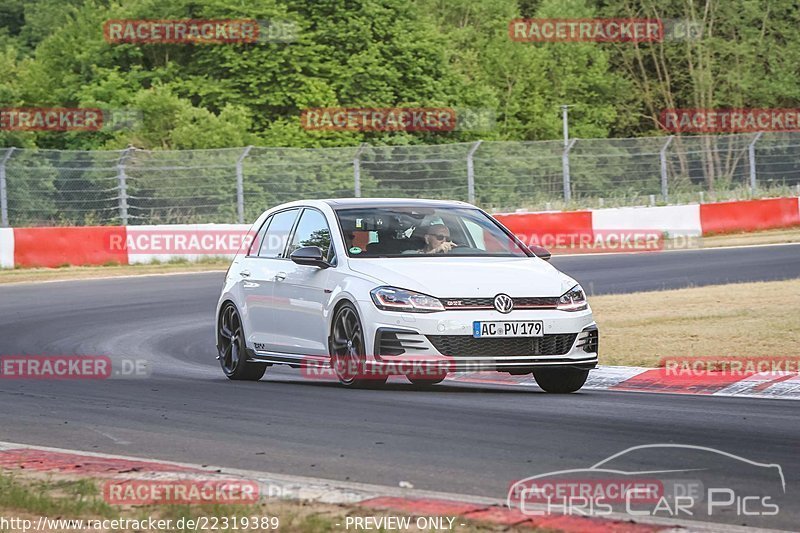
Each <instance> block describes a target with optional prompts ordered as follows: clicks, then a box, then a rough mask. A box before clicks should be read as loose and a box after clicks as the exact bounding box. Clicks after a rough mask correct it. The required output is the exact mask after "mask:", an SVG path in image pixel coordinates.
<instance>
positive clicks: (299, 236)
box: [288, 209, 331, 257]
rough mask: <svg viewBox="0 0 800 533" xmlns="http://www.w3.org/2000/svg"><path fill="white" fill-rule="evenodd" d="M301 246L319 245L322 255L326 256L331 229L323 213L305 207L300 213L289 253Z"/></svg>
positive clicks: (329, 245) (329, 246) (328, 249)
mask: <svg viewBox="0 0 800 533" xmlns="http://www.w3.org/2000/svg"><path fill="white" fill-rule="evenodd" d="M303 246H319V247H320V248H322V255H323V257H328V254H329V252H330V248H331V230H330V228H328V221H327V220H325V215H323V214H322V213H320V212H319V211H317V210H315V209H306V210H305V211H303V214H302V215H300V222H298V223H297V229H296V230H295V231H294V238H292V245H291V246H290V247H289V254H288V255H291V254H292V252H294V251H295V250H297V249H298V248H302V247H303Z"/></svg>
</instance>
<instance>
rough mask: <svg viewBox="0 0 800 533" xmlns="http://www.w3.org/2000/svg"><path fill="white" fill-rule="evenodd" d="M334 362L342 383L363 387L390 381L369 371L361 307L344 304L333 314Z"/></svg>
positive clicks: (331, 341)
mask: <svg viewBox="0 0 800 533" xmlns="http://www.w3.org/2000/svg"><path fill="white" fill-rule="evenodd" d="M330 345H331V346H330V351H331V366H332V367H333V370H334V372H335V373H336V377H337V378H338V379H339V383H341V384H342V385H344V386H345V387H352V388H363V387H367V386H370V385H373V386H377V385H382V384H383V383H385V382H386V376H382V375H377V374H374V375H370V374H369V373H367V371H366V368H365V367H366V360H367V356H366V353H367V352H366V349H365V347H366V343H365V342H364V329H363V328H362V327H361V319H360V318H359V317H358V311H356V308H355V307H354V306H353V305H352V304H350V303H345V304H343V305H342V306H341V307H340V308H339V309H338V310H337V311H336V315H335V316H334V317H333V325H332V326H331V337H330Z"/></svg>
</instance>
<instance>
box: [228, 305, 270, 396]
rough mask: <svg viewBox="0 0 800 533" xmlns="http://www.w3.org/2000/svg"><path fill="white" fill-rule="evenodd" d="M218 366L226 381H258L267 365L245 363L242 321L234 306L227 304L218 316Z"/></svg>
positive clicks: (245, 353) (245, 351)
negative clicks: (226, 378)
mask: <svg viewBox="0 0 800 533" xmlns="http://www.w3.org/2000/svg"><path fill="white" fill-rule="evenodd" d="M218 339H219V340H218V346H219V355H218V356H217V359H219V364H220V366H221V367H222V371H223V372H225V375H226V376H227V377H228V379H232V380H241V381H258V380H259V379H261V378H262V377H263V376H264V372H266V371H267V365H265V364H262V363H252V362H248V361H247V350H246V345H245V341H244V339H245V337H244V329H243V328H242V319H241V317H240V316H239V311H238V310H237V309H236V306H235V305H233V304H232V303H230V302H228V303H227V304H225V306H224V307H223V308H222V312H221V313H220V315H219V334H218Z"/></svg>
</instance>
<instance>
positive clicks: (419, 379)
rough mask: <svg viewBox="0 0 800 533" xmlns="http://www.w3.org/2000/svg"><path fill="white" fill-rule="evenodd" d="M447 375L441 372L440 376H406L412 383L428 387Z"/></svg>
mask: <svg viewBox="0 0 800 533" xmlns="http://www.w3.org/2000/svg"><path fill="white" fill-rule="evenodd" d="M446 377H447V374H443V375H441V376H433V377H428V376H424V377H423V376H406V378H407V379H408V381H410V382H411V383H413V384H414V385H419V386H420V387H430V386H431V385H437V384H439V383H441V382H442V381H444V378H446Z"/></svg>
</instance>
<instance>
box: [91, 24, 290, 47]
mask: <svg viewBox="0 0 800 533" xmlns="http://www.w3.org/2000/svg"><path fill="white" fill-rule="evenodd" d="M297 34H298V26H297V24H296V23H295V22H293V21H289V20H256V19H173V20H169V19H156V20H154V19H117V20H108V21H106V22H105V23H104V24H103V36H104V37H105V40H106V42H108V43H110V44H253V43H263V42H286V43H288V42H293V41H296V40H297Z"/></svg>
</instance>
